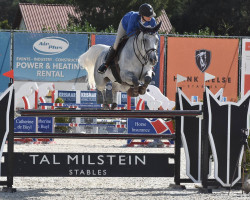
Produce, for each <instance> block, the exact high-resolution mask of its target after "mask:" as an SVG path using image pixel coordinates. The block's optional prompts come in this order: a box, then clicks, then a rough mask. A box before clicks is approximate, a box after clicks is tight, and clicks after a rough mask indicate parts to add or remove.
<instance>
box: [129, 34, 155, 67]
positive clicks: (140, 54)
mask: <svg viewBox="0 0 250 200" xmlns="http://www.w3.org/2000/svg"><path fill="white" fill-rule="evenodd" d="M140 33H142V34H143V35H142V39H141V47H143V49H144V50H145V54H144V55H143V54H142V52H141V51H140V49H139V44H138V41H139V39H138V37H139V35H140ZM144 34H145V33H144V32H139V33H138V34H136V36H135V37H134V41H133V49H134V53H135V55H136V57H137V59H138V60H139V61H140V63H141V64H142V67H144V66H145V65H146V64H147V63H148V60H149V54H150V53H151V52H152V51H155V52H156V53H157V49H155V48H151V49H146V48H145V42H144ZM147 34H150V35H155V34H156V33H147ZM135 46H136V47H137V50H138V52H139V55H138V54H137V53H136V51H135ZM140 56H141V58H142V59H140Z"/></svg>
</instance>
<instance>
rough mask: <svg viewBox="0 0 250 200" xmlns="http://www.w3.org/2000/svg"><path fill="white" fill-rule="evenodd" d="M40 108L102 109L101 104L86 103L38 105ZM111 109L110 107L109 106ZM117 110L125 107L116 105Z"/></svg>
mask: <svg viewBox="0 0 250 200" xmlns="http://www.w3.org/2000/svg"><path fill="white" fill-rule="evenodd" d="M39 105H40V106H42V107H43V106H53V107H58V108H81V109H87V108H96V109H101V108H103V104H91V103H90V104H88V103H40V104H39ZM109 107H111V105H109ZM117 107H118V108H120V109H125V108H126V107H127V105H125V104H118V105H117Z"/></svg>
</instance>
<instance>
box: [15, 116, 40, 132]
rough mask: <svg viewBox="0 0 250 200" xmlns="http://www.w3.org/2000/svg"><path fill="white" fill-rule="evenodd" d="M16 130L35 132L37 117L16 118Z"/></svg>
mask: <svg viewBox="0 0 250 200" xmlns="http://www.w3.org/2000/svg"><path fill="white" fill-rule="evenodd" d="M14 132H16V133H17V132H22V133H35V132H36V117H17V118H15V120H14Z"/></svg>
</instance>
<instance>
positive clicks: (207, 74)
mask: <svg viewBox="0 0 250 200" xmlns="http://www.w3.org/2000/svg"><path fill="white" fill-rule="evenodd" d="M211 79H215V76H214V75H212V74H209V73H206V72H205V81H208V80H211Z"/></svg>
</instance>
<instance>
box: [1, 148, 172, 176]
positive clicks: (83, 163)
mask: <svg viewBox="0 0 250 200" xmlns="http://www.w3.org/2000/svg"><path fill="white" fill-rule="evenodd" d="M4 156H5V157H8V155H7V153H5V154H4ZM14 156H15V163H14V166H18V167H16V168H15V169H14V170H13V171H14V176H33V177H37V176H38V177H43V176H45V177H47V176H52V177H104V176H105V177H173V176H174V164H173V163H171V164H170V159H174V154H134V153H122V154H114V153H23V152H22V153H15V155H14ZM5 160H8V159H5ZM6 168H7V163H6V162H4V163H2V174H3V175H4V176H5V175H6V173H7V169H6Z"/></svg>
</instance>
